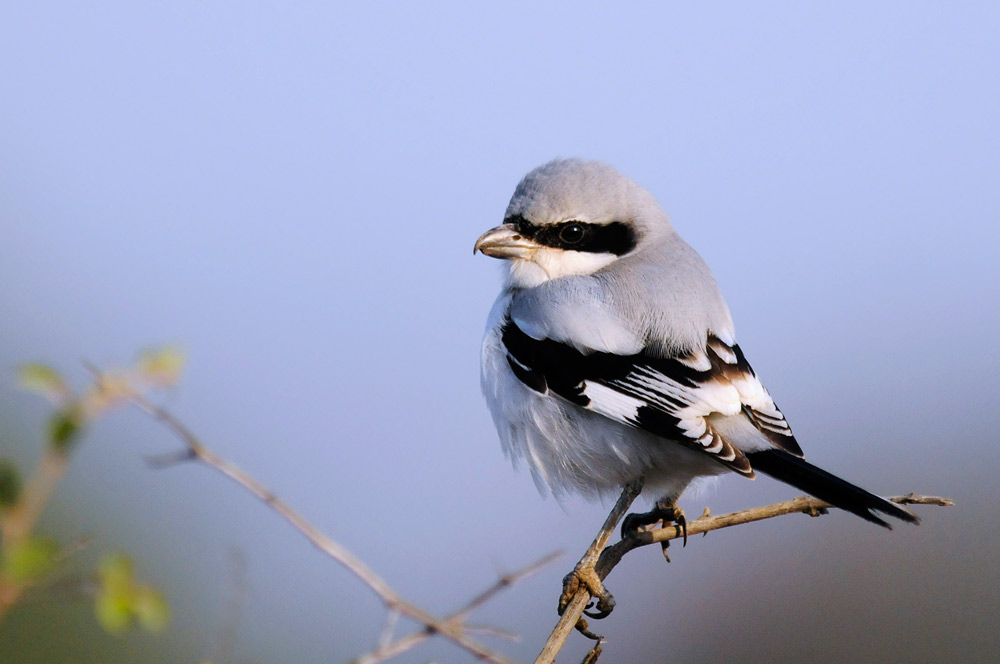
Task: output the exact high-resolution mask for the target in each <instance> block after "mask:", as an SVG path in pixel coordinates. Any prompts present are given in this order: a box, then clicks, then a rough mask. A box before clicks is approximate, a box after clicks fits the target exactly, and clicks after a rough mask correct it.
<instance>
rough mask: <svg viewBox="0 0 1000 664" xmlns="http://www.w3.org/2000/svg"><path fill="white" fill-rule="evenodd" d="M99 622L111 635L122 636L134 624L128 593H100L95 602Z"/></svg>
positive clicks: (95, 611) (95, 612)
mask: <svg viewBox="0 0 1000 664" xmlns="http://www.w3.org/2000/svg"><path fill="white" fill-rule="evenodd" d="M94 614H95V615H96V616H97V622H98V623H100V625H101V627H103V628H104V631H106V632H108V633H109V634H121V633H122V632H124V631H125V630H126V629H128V628H129V625H131V624H132V616H133V614H132V606H131V597H130V596H129V594H128V593H110V592H104V591H100V592H98V593H97V597H96V599H95V600H94Z"/></svg>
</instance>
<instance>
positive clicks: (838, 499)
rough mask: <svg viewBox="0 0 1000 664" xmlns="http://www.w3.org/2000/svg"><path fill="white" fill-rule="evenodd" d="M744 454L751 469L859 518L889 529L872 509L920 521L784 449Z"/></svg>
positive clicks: (905, 519)
mask: <svg viewBox="0 0 1000 664" xmlns="http://www.w3.org/2000/svg"><path fill="white" fill-rule="evenodd" d="M747 458H748V459H749V460H750V465H751V466H753V468H754V470H759V471H761V472H762V473H765V474H767V475H770V476H771V477H773V478H774V479H776V480H781V481H782V482H785V483H787V484H791V485H792V486H793V487H795V488H796V489H801V490H802V491H805V492H806V493H808V494H809V495H812V496H815V497H816V498H819V499H820V500H825V501H826V502H828V503H830V504H831V505H833V506H834V507H839V508H840V509H843V510H847V511H848V512H852V513H854V514H857V515H858V516H860V517H861V518H862V519H865V520H867V521H871V522H872V523H877V524H878V525H880V526H885V527H886V528H889V529H890V530H891V529H892V526H890V525H889V524H888V523H886V522H885V521H883V520H882V519H880V518H878V517H877V516H875V515H874V514H872V510H877V511H879V512H882V513H884V514H888V515H889V516H894V517H896V518H897V519H902V520H903V521H908V522H910V523H920V520H919V519H917V517H915V516H913V515H912V514H910V513H909V512H907V511H906V510H904V509H903V508H901V507H899V506H898V505H896V504H895V503H890V502H889V501H888V500H886V499H885V498H879V497H878V496H876V495H875V494H871V493H868V492H867V491H865V490H864V489H862V488H861V487H858V486H854V485H853V484H851V483H850V482H847V481H845V480H842V479H840V478H839V477H837V476H836V475H831V474H830V473H828V472H826V471H825V470H823V469H822V468H817V467H816V466H814V465H812V464H811V463H808V462H807V461H805V460H804V459H800V458H799V457H797V456H795V455H793V454H789V453H788V452H786V451H784V450H764V451H762V452H750V453H749V454H747Z"/></svg>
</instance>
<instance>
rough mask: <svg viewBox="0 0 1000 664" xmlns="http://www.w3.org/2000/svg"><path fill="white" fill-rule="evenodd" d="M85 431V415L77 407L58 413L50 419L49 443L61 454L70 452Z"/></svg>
mask: <svg viewBox="0 0 1000 664" xmlns="http://www.w3.org/2000/svg"><path fill="white" fill-rule="evenodd" d="M82 430H83V414H82V413H81V412H80V410H79V409H78V408H76V407H75V406H73V407H70V408H64V409H62V410H59V411H56V412H55V413H54V414H53V415H52V417H51V418H49V431H48V434H49V443H51V444H52V446H53V447H54V448H56V450H58V451H60V452H63V453H65V452H68V451H69V448H70V446H71V445H72V444H73V443H75V442H76V440H77V438H79V436H80V432H81V431H82Z"/></svg>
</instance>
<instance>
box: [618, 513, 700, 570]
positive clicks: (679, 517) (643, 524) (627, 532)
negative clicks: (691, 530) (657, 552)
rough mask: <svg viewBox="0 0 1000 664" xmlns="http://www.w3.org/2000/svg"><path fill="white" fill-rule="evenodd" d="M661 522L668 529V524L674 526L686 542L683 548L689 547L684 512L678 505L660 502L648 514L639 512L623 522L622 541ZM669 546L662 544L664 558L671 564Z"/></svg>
mask: <svg viewBox="0 0 1000 664" xmlns="http://www.w3.org/2000/svg"><path fill="white" fill-rule="evenodd" d="M660 521H662V522H663V527H664V528H666V527H667V524H671V523H672V524H674V527H675V528H676V529H677V533H678V534H679V535H680V536H681V538H682V539H683V541H684V544H683V546H687V541H688V531H687V517H686V516H685V515H684V510H682V509H681V508H679V507H677V506H676V505H672V504H668V503H659V502H658V503H656V506H655V507H654V508H653V509H651V510H650V511H648V512H638V513H633V514H629V515H628V516H626V517H625V519H624V520H623V521H622V539H625V538H626V537H630V536H632V535H633V534H635V533H638V532H639V531H640V530H646V529H648V528H649V527H650V526H654V525H656V524H657V523H658V522H660ZM667 546H668V542H666V541H664V542H663V544H662V548H663V557H664V558H666V559H667V562H670V557H669V556H668V555H667Z"/></svg>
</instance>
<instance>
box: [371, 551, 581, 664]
mask: <svg viewBox="0 0 1000 664" xmlns="http://www.w3.org/2000/svg"><path fill="white" fill-rule="evenodd" d="M560 555H562V554H561V553H560V552H558V551H557V552H555V553H550V554H549V555H547V556H545V557H544V558H542V559H540V560H538V561H536V562H534V563H532V564H530V565H528V566H527V567H524V568H522V569H520V570H518V571H516V572H512V573H510V574H504V575H503V576H501V577H500V578H499V579H497V580H496V582H495V583H494V584H493V585H491V586H490V587H489V588H487V589H486V590H484V591H483V592H481V593H479V594H478V595H476V596H475V597H473V598H472V599H471V600H469V602H468V603H466V604H465V606H463V607H462V608H460V609H459V610H458V611H455V612H454V613H452V614H451V615H450V616H448V617H447V618H445V619H444V620H443V621H442V622H444V623H446V624H452V625H455V626H456V627H458V628H460V629H465V630H466V631H474V632H488V633H490V634H493V635H495V636H503V637H506V638H510V636H511V635H510V634H507V633H503V632H498V631H497V630H495V629H492V628H483V627H479V626H476V627H470V626H468V625H466V624H465V620H466V618H468V617H469V615H470V614H471V613H472V612H473V611H474V610H475V609H477V608H478V607H480V606H482V605H483V604H485V603H486V602H487V601H489V600H490V599H492V598H493V596H494V595H496V594H497V593H499V592H500V591H501V590H504V589H505V588H509V587H510V586H512V585H514V584H515V583H517V582H518V581H520V580H522V579H524V578H525V577H528V576H531V575H532V574H534V573H535V572H537V571H538V570H540V569H541V568H543V567H545V566H546V565H548V564H549V563H551V562H552V561H553V560H555V559H556V558H558V557H559V556H560ZM433 635H434V630H433V629H432V628H431V627H430V626H425V627H424V629H422V630H420V631H418V632H414V633H413V634H409V635H407V636H404V637H401V638H399V639H397V640H395V641H391V642H389V643H379V645H378V647H377V648H376V649H375V650H373V651H372V652H370V653H367V654H365V655H362V656H361V657H358V658H357V659H354V660H352V661H351V664H377V663H378V662H384V661H385V660H387V659H390V658H392V657H395V656H396V655H398V654H400V653H403V652H406V651H407V650H409V649H411V648H413V647H414V646H417V645H419V644H421V643H423V642H424V641H426V640H427V639H429V638H430V637H432V636H433Z"/></svg>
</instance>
